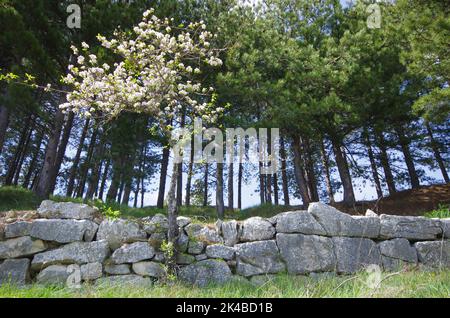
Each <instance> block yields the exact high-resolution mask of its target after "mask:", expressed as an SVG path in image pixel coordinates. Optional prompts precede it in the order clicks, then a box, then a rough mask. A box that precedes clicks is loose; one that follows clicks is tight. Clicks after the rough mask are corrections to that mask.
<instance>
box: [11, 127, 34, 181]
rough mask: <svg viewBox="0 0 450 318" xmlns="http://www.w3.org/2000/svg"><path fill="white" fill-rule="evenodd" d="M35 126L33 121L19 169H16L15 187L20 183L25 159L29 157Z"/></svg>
mask: <svg viewBox="0 0 450 318" xmlns="http://www.w3.org/2000/svg"><path fill="white" fill-rule="evenodd" d="M34 124H35V121H33V122H32V123H31V127H30V129H29V132H28V136H27V139H26V141H25V145H24V146H23V149H22V153H21V156H20V159H19V163H18V165H17V168H16V173H15V174H14V180H13V184H14V185H18V183H19V178H20V172H21V171H22V166H23V163H24V161H25V158H26V157H27V156H28V148H29V146H30V142H31V136H32V135H33V131H34Z"/></svg>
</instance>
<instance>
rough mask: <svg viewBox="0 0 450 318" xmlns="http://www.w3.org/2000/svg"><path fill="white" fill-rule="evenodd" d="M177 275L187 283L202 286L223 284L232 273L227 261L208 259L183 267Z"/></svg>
mask: <svg viewBox="0 0 450 318" xmlns="http://www.w3.org/2000/svg"><path fill="white" fill-rule="evenodd" d="M178 277H179V278H180V279H181V280H183V281H185V282H187V283H189V284H192V285H197V286H200V287H204V286H206V285H208V284H224V283H226V282H227V281H229V280H230V279H231V277H232V275H231V270H230V268H229V267H228V265H227V263H225V262H224V261H222V260H213V259H208V260H204V261H200V262H197V263H195V264H192V265H189V266H186V267H183V268H182V269H181V270H180V272H179V274H178Z"/></svg>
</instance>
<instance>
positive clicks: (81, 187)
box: [77, 128, 98, 198]
mask: <svg viewBox="0 0 450 318" xmlns="http://www.w3.org/2000/svg"><path fill="white" fill-rule="evenodd" d="M97 135H98V128H94V131H93V132H92V135H91V140H90V141H89V147H88V151H87V154H86V158H85V160H84V162H83V164H82V165H81V173H80V183H79V185H78V189H77V197H79V198H81V197H83V194H84V189H85V187H86V181H87V177H88V173H89V168H90V165H91V162H92V157H93V155H94V148H95V145H96V143H97Z"/></svg>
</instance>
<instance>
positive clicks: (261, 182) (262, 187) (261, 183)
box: [259, 162, 266, 204]
mask: <svg viewBox="0 0 450 318" xmlns="http://www.w3.org/2000/svg"><path fill="white" fill-rule="evenodd" d="M262 169H263V164H262V162H259V199H260V201H261V204H264V203H266V190H265V189H266V186H265V182H264V181H265V180H264V175H263V174H262V173H261V172H262Z"/></svg>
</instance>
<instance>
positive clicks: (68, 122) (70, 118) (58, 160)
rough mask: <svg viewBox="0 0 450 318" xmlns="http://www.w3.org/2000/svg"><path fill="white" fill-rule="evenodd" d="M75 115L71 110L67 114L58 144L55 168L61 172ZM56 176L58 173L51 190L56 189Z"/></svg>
mask: <svg viewBox="0 0 450 318" xmlns="http://www.w3.org/2000/svg"><path fill="white" fill-rule="evenodd" d="M74 116H75V115H74V113H73V112H70V113H69V115H68V116H67V120H66V124H65V126H64V131H63V134H62V137H61V141H60V143H59V146H58V155H57V157H56V162H55V170H56V171H57V172H59V170H60V169H61V165H62V163H63V161H64V155H65V154H66V149H67V144H68V143H69V139H70V133H71V131H72V126H73V120H74ZM56 178H57V174H56V175H55V181H54V182H53V188H52V189H51V190H50V191H51V192H53V191H54V190H55V186H56Z"/></svg>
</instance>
